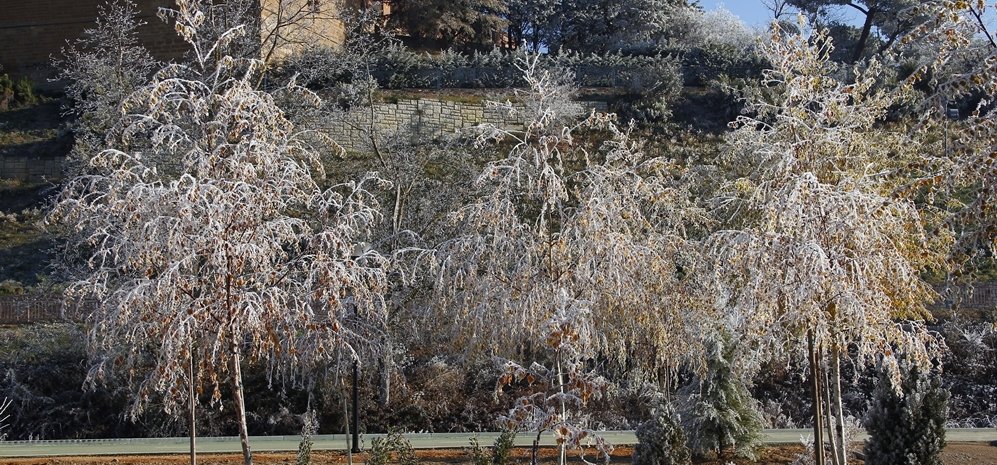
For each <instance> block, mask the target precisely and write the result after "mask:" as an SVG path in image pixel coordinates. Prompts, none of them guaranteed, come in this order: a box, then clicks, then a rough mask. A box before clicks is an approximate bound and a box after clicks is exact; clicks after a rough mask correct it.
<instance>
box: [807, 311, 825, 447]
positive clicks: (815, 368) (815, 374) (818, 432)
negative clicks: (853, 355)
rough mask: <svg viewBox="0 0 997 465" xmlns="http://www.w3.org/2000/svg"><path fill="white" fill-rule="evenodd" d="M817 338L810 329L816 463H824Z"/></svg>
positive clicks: (808, 336) (809, 345) (822, 416)
mask: <svg viewBox="0 0 997 465" xmlns="http://www.w3.org/2000/svg"><path fill="white" fill-rule="evenodd" d="M815 339H816V338H815V337H814V333H813V331H812V330H811V331H809V332H808V333H807V343H808V344H807V345H808V349H809V355H810V394H811V398H812V399H813V409H814V412H813V413H814V420H813V421H814V463H816V464H817V465H824V425H823V423H824V415H823V412H822V410H821V395H820V391H821V389H820V361H819V360H818V358H817V348H816V341H815Z"/></svg>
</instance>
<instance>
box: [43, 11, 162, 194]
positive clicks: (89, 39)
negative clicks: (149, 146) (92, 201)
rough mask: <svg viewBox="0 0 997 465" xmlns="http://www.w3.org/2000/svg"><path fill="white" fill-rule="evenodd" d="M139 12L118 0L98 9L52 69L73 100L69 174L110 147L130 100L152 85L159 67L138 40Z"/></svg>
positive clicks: (56, 60) (70, 110)
mask: <svg viewBox="0 0 997 465" xmlns="http://www.w3.org/2000/svg"><path fill="white" fill-rule="evenodd" d="M138 14H139V11H138V8H137V7H136V5H135V3H134V2H131V1H129V0H116V1H114V2H108V3H105V4H103V5H101V6H100V7H99V8H98V13H97V22H96V24H95V25H94V27H92V28H88V29H85V30H84V31H83V34H82V36H81V37H80V38H78V39H76V40H75V41H73V42H71V43H70V44H69V45H68V46H67V47H65V48H63V50H62V56H61V57H59V58H57V59H55V60H54V62H53V65H54V66H55V68H57V69H59V75H58V78H59V80H62V81H64V82H65V83H66V96H67V97H68V98H69V100H70V101H71V105H72V106H71V107H70V108H68V112H69V113H70V114H72V115H73V116H75V117H76V120H75V122H74V123H73V130H74V131H73V132H74V134H73V135H74V138H75V143H74V146H73V150H72V153H71V156H70V159H71V160H72V163H71V164H70V168H69V171H70V174H71V175H76V174H80V173H79V172H78V171H79V170H82V169H84V168H85V167H86V164H87V159H88V157H89V156H91V155H92V154H93V153H95V152H97V151H99V150H100V149H101V147H103V146H104V144H105V138H106V137H107V136H108V135H109V133H111V131H112V130H113V129H114V128H115V127H117V126H118V124H119V122H120V120H121V111H120V107H121V103H122V102H123V101H124V99H125V97H127V96H128V95H129V94H131V93H132V92H134V91H135V90H136V89H138V88H139V87H140V86H142V85H144V84H145V83H146V82H148V80H149V78H150V77H151V76H152V73H153V71H155V69H156V68H157V67H158V63H157V62H156V60H155V59H153V57H152V55H150V54H149V51H148V50H146V49H145V47H143V46H142V45H141V44H140V43H139V40H138V29H139V28H140V27H142V26H143V24H144V23H143V22H142V21H141V20H140V19H138Z"/></svg>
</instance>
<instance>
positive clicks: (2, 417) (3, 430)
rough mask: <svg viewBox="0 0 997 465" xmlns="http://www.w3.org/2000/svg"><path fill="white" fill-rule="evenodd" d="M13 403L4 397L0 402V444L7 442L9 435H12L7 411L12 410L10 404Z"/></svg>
mask: <svg viewBox="0 0 997 465" xmlns="http://www.w3.org/2000/svg"><path fill="white" fill-rule="evenodd" d="M11 402H13V401H12V400H10V398H8V397H4V398H3V400H2V401H0V442H2V441H6V440H7V435H8V434H9V433H10V431H8V430H9V429H10V414H8V413H7V409H9V408H10V404H11Z"/></svg>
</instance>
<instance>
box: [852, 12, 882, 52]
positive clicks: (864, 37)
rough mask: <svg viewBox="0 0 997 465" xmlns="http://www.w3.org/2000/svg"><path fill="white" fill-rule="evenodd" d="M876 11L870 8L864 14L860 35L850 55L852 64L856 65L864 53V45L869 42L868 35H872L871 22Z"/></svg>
mask: <svg viewBox="0 0 997 465" xmlns="http://www.w3.org/2000/svg"><path fill="white" fill-rule="evenodd" d="M876 13H877V12H876V10H874V9H872V8H870V9H869V11H868V12H866V14H865V22H864V23H863V24H862V34H861V35H860V36H859V41H858V43H856V44H855V53H854V54H853V55H852V63H858V61H859V60H861V59H862V54H863V53H865V47H866V44H867V43H868V42H869V35H870V34H871V33H872V22H873V20H874V19H875V15H876Z"/></svg>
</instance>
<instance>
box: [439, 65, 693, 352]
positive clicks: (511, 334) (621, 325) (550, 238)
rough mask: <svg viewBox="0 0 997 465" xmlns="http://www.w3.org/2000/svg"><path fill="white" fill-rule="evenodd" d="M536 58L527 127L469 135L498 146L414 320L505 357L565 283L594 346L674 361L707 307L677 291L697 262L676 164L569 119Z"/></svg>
mask: <svg viewBox="0 0 997 465" xmlns="http://www.w3.org/2000/svg"><path fill="white" fill-rule="evenodd" d="M538 61H539V60H538V59H537V58H531V59H529V60H528V61H526V62H524V63H523V64H522V67H523V69H524V71H525V73H526V79H527V81H528V82H529V83H530V88H529V90H528V91H527V92H525V93H523V94H522V95H521V96H520V100H521V101H522V102H524V103H525V104H526V107H525V109H524V110H521V111H524V112H525V115H524V116H525V120H526V124H525V126H524V127H523V128H522V129H520V130H515V129H513V130H507V129H501V128H496V127H483V128H481V129H482V131H483V132H482V135H481V136H480V138H479V140H478V143H479V144H481V145H482V146H485V147H487V146H491V145H492V144H501V145H500V147H501V146H504V147H510V149H509V151H508V154H507V155H505V156H504V157H503V158H501V159H499V160H497V161H494V162H492V163H490V164H489V165H488V166H487V167H486V168H485V170H484V172H483V173H482V174H481V175H480V177H479V178H478V180H477V187H478V188H479V192H480V194H479V196H478V197H477V198H476V199H475V200H474V201H473V202H472V203H470V204H468V205H466V206H464V207H462V208H461V209H460V210H458V211H457V212H455V213H454V214H453V215H452V218H451V221H452V224H453V228H454V229H453V232H454V238H453V239H451V240H449V241H446V242H444V243H443V244H440V246H439V247H438V248H437V251H436V253H435V255H434V258H435V260H436V262H437V263H438V264H439V274H438V278H437V284H436V286H435V287H436V291H437V293H438V297H437V299H435V300H436V302H435V304H434V307H433V317H432V318H428V319H427V320H426V321H427V326H426V328H424V330H425V331H427V332H431V333H436V334H438V336H437V337H446V336H444V335H447V336H449V337H447V340H446V342H447V344H452V346H453V347H459V348H462V349H463V350H468V351H471V352H478V351H481V350H495V351H497V352H498V353H499V354H505V355H508V354H510V352H511V351H512V350H514V349H515V348H516V347H518V346H519V345H520V344H523V343H526V342H528V341H537V340H542V339H543V338H544V337H545V336H544V334H543V327H542V325H540V324H538V323H539V322H544V321H548V320H549V319H550V318H552V317H553V316H554V314H555V311H556V310H557V304H558V302H560V299H561V295H562V294H567V295H568V296H570V297H571V298H572V299H574V300H578V301H585V302H588V303H589V304H588V305H589V306H590V308H591V325H592V337H593V340H592V344H594V347H593V349H594V350H597V351H599V352H601V353H603V354H605V355H606V356H607V357H608V358H609V359H610V360H612V361H615V362H619V363H621V364H639V365H644V366H648V365H653V366H662V365H666V364H670V363H677V362H678V361H679V359H681V358H682V357H686V356H689V355H691V354H694V353H696V347H697V341H698V340H699V336H700V334H701V328H700V326H699V324H700V323H702V322H704V321H706V319H705V318H703V317H702V315H703V314H704V313H705V312H707V310H706V309H707V308H709V306H708V305H707V304H705V303H703V302H699V301H697V300H695V299H693V298H691V297H689V296H695V295H701V294H699V293H697V292H696V290H697V289H700V288H701V286H702V285H703V282H702V281H701V280H698V279H693V278H692V276H694V275H695V274H696V273H697V271H698V267H699V266H700V265H701V264H702V263H703V260H702V258H701V257H700V256H699V255H698V254H697V253H696V249H695V247H694V246H693V244H692V243H691V241H690V240H689V239H688V237H687V230H686V228H687V227H688V226H689V225H694V224H698V222H702V221H704V220H703V215H702V213H701V212H700V211H698V210H696V209H695V208H693V207H692V205H691V201H690V200H689V194H688V192H686V191H685V190H684V189H683V188H682V187H681V186H682V183H681V182H679V179H681V177H682V176H683V175H684V174H685V173H684V172H683V171H682V170H681V169H680V168H679V167H677V166H675V165H674V164H672V163H670V162H668V161H667V160H662V159H647V158H646V157H645V156H644V155H643V154H642V153H641V150H640V149H641V146H640V143H639V142H637V141H635V140H633V139H631V137H630V128H627V127H620V126H617V125H616V124H615V123H614V122H613V121H612V118H611V117H610V116H609V115H602V114H593V115H591V116H590V117H589V118H587V119H584V120H582V121H581V122H580V123H579V122H577V120H575V119H573V118H572V117H571V116H572V115H573V114H577V111H578V110H577V106H576V104H574V103H572V102H571V101H570V99H568V98H567V94H566V92H568V91H569V90H570V89H569V88H567V87H565V86H564V85H562V84H560V83H559V82H558V80H557V78H556V77H555V76H556V74H555V73H553V72H551V71H548V70H544V69H541V68H540V67H539V66H538ZM562 74H563V73H562ZM507 110H508V111H516V110H515V109H514V107H513V106H512V105H511V104H509V105H508V106H507ZM596 130H598V132H595V131H596ZM584 131H592V132H589V133H587V134H586V135H585V137H582V134H585V133H584ZM434 322H436V323H434ZM439 322H447V324H448V325H449V327H448V328H438V327H436V326H435V325H436V324H439Z"/></svg>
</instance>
